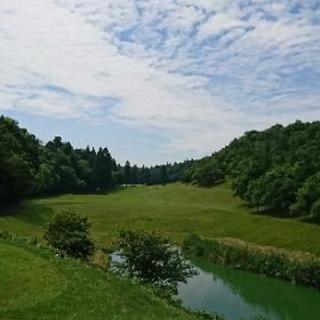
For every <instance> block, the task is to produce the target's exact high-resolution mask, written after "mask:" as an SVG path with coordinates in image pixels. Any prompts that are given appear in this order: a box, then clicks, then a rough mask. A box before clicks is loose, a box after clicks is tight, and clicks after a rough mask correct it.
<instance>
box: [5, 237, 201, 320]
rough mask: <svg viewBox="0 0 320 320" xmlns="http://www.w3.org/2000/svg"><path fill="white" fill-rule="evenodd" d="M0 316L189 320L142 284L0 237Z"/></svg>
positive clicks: (65, 319) (42, 319) (11, 319)
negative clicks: (56, 257)
mask: <svg viewBox="0 0 320 320" xmlns="http://www.w3.org/2000/svg"><path fill="white" fill-rule="evenodd" d="M0 271H1V272H0V284H1V285H0V319H1V320H62V319H63V320H106V319H108V320H152V319H153V320H164V319H166V320H192V319H195V318H194V317H192V316H190V315H187V314H186V313H185V312H184V311H182V310H180V309H176V308H173V307H171V306H169V305H167V304H166V303H164V302H163V301H162V300H160V299H159V298H157V297H155V296H153V295H151V294H150V293H148V292H147V291H146V290H145V289H144V288H142V287H140V286H138V285H135V284H133V283H131V282H130V281H127V280H124V279H120V278H117V277H116V276H114V275H112V274H111V273H108V272H104V271H100V270H99V269H94V268H92V267H89V266H85V265H83V264H81V263H80V262H78V261H75V260H57V259H55V258H54V257H53V255H52V253H49V252H48V251H46V250H45V249H37V248H35V247H31V246H27V245H22V244H21V245H17V244H14V245H13V244H12V243H11V244H10V243H6V242H4V241H1V240H0Z"/></svg>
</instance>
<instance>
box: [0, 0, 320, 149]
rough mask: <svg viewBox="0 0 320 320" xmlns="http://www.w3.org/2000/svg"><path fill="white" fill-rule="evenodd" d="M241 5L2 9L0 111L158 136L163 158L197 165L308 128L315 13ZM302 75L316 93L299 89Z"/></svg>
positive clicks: (80, 4)
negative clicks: (234, 141)
mask: <svg viewBox="0 0 320 320" xmlns="http://www.w3.org/2000/svg"><path fill="white" fill-rule="evenodd" d="M240 4H243V2H241V1H222V0H221V1H220V0H219V1H218V0H215V1H207V0H199V1H196V2H194V1H191V0H177V1H173V0H152V1H133V0H118V1H111V0H90V1H89V0H24V1H23V2H22V1H19V0H11V1H10V2H9V1H6V0H0V21H1V26H0V110H1V109H2V110H5V109H17V110H24V111H25V112H29V113H32V114H41V115H50V116H55V117H76V118H80V119H84V120H85V121H88V120H90V121H94V122H100V123H101V122H104V121H105V122H108V121H113V122H119V123H122V124H125V125H126V126H133V127H138V128H140V129H142V130H151V131H150V132H153V130H156V131H157V132H160V133H162V134H163V135H165V136H166V137H169V143H168V144H167V145H165V146H162V148H164V149H166V150H167V149H170V150H173V149H174V150H193V151H194V152H195V154H203V153H207V152H211V151H213V149H215V148H218V147H221V146H223V145H224V144H225V143H227V142H228V141H229V140H230V139H231V138H232V137H234V136H235V135H239V134H240V133H241V132H243V131H245V130H248V129H252V128H253V127H257V128H262V127H265V126H267V125H271V124H273V123H274V122H276V121H280V120H281V121H282V122H287V121H289V120H290V121H291V120H292V119H294V118H295V117H301V118H303V119H308V120H309V119H310V118H312V117H315V116H316V114H317V113H316V111H319V109H316V107H317V106H314V105H315V104H316V103H317V101H319V95H320V93H319V92H320V88H319V83H320V82H319V80H320V60H319V56H320V29H319V24H318V25H316V24H314V23H312V20H313V14H315V12H314V11H312V8H311V7H308V6H306V8H303V10H302V11H301V12H297V13H295V14H294V15H293V14H290V13H289V7H290V6H291V3H290V1H289V0H288V1H287V0H284V1H283V2H282V3H281V5H279V3H278V4H276V3H275V2H274V1H259V2H258V1H255V2H254V4H252V5H247V6H244V5H240ZM221 31H223V32H221ZM219 33H221V38H219V39H217V40H212V41H211V40H210V38H211V36H214V35H217V34H219ZM204 40H205V41H204ZM306 70H312V73H314V74H318V75H315V79H317V80H318V84H317V83H311V81H309V82H308V83H309V85H302V84H301V83H302V82H304V81H307V80H308V79H309V78H310V77H311V76H309V75H308V73H307V71H306ZM300 73H301V75H300V76H299V75H298V74H300ZM294 74H296V75H298V76H297V77H298V78H299V77H300V78H299V79H298V80H299V81H298V80H297V81H291V82H290V81H288V78H286V77H293V76H292V75H294ZM317 89H319V90H318V91H317ZM305 90H309V92H308V94H306V92H305ZM317 92H318V93H317ZM306 97H308V98H306ZM306 101H307V102H308V103H307V102H306ZM288 103H290V105H292V108H288V107H287V106H288V105H289V104H288ZM312 106H313V107H312ZM318 107H319V106H318ZM265 110H271V111H272V112H269V113H268V112H265ZM286 111H287V113H286ZM289 113H290V114H289ZM102 115H103V116H102Z"/></svg>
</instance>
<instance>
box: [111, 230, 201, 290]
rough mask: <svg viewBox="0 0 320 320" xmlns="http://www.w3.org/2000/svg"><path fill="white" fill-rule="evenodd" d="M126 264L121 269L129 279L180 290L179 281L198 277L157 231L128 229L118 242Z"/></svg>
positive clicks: (175, 249) (179, 253)
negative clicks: (193, 276) (178, 287)
mask: <svg viewBox="0 0 320 320" xmlns="http://www.w3.org/2000/svg"><path fill="white" fill-rule="evenodd" d="M117 247H118V249H119V254H120V256H121V258H122V261H121V262H120V263H118V266H117V268H118V269H119V270H120V271H121V272H123V273H124V274H125V275H127V276H129V277H131V278H132V277H134V278H137V279H139V280H140V281H142V282H144V283H150V284H152V285H155V286H159V287H162V288H169V289H170V290H172V291H173V292H175V291H176V288H177V284H178V282H185V281H186V279H187V278H188V277H191V276H192V275H194V274H195V270H194V269H193V267H192V265H191V264H190V263H189V262H188V261H186V260H185V259H184V258H183V256H182V253H181V252H180V250H179V249H178V248H176V247H174V246H173V245H172V244H171V243H170V241H169V239H168V238H166V237H164V236H162V235H161V234H159V233H156V232H146V231H133V230H126V231H123V232H121V233H120V237H119V240H118V243H117Z"/></svg>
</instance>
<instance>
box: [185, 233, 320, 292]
mask: <svg viewBox="0 0 320 320" xmlns="http://www.w3.org/2000/svg"><path fill="white" fill-rule="evenodd" d="M183 250H184V251H185V252H186V253H187V254H189V255H195V256H197V257H203V258H206V259H208V260H209V261H210V262H213V263H217V264H221V265H223V266H228V267H231V268H233V269H241V270H245V271H251V272H255V273H259V274H262V275H267V276H271V277H275V278H279V279H283V280H286V281H290V282H293V283H297V284H301V285H304V286H308V287H314V288H317V289H320V261H319V259H315V258H314V259H312V258H309V259H303V260H299V259H297V258H289V257H288V256H287V255H285V254H283V253H278V252H274V251H268V252H264V251H261V250H254V249H250V248H248V247H247V246H240V245H231V244H225V243H222V242H219V241H216V240H206V239H202V238H200V237H198V236H196V235H190V236H189V237H187V238H186V239H185V241H184V244H183Z"/></svg>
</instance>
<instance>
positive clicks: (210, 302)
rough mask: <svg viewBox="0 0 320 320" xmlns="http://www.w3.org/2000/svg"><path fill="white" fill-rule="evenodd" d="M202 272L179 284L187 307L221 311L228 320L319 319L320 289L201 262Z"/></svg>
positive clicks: (183, 301)
mask: <svg viewBox="0 0 320 320" xmlns="http://www.w3.org/2000/svg"><path fill="white" fill-rule="evenodd" d="M197 269H198V271H199V274H198V275H196V276H194V277H192V278H190V279H189V280H188V282H187V283H186V284H179V287H178V296H179V299H180V300H181V301H182V304H183V306H184V307H186V308H189V309H192V310H201V311H206V312H208V313H210V312H217V313H219V314H222V315H224V316H225V317H226V319H227V320H238V319H243V318H247V319H248V318H252V317H254V316H257V315H259V316H263V317H264V318H265V319H268V320H304V319H308V320H319V319H320V292H319V291H317V290H315V289H309V288H304V287H301V286H296V285H293V284H290V283H288V282H284V281H281V280H278V279H272V278H268V277H262V276H259V275H256V274H252V273H248V272H243V271H238V270H231V269H226V268H223V267H219V266H212V265H210V266H208V265H205V264H203V263H202V264H201V269H200V268H199V267H197Z"/></svg>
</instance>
